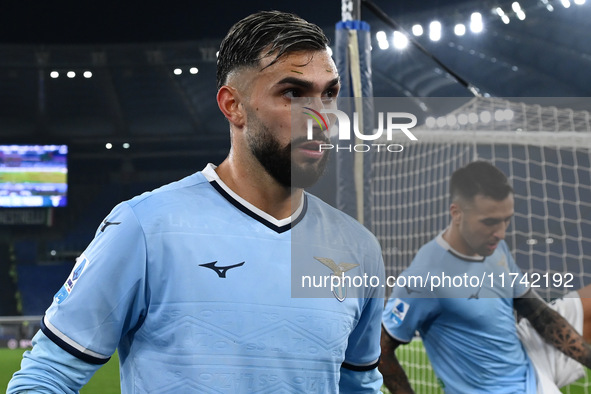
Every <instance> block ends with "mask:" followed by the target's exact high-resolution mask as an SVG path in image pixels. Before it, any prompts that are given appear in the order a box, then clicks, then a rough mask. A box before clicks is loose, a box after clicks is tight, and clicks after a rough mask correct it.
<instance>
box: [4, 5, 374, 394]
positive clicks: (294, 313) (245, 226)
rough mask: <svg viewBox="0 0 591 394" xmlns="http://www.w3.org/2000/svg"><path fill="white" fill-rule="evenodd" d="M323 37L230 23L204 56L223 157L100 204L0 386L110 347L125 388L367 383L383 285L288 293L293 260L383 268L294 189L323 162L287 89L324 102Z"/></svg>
mask: <svg viewBox="0 0 591 394" xmlns="http://www.w3.org/2000/svg"><path fill="white" fill-rule="evenodd" d="M326 45H327V39H326V37H325V36H324V34H323V33H322V31H321V30H320V29H319V28H318V27H317V26H315V25H312V24H309V23H307V22H305V21H303V20H302V19H300V18H297V17H295V16H293V15H291V14H285V13H280V12H261V13H257V14H254V15H251V16H250V17H247V18H245V19H243V20H242V21H240V22H238V23H237V24H236V25H235V26H234V27H232V29H231V30H230V32H229V33H228V35H227V37H226V38H225V39H224V41H223V42H222V45H221V48H220V52H219V58H218V88H219V90H218V95H217V100H218V104H219V107H220V109H221V111H222V112H223V114H224V115H225V116H226V118H227V119H228V121H229V123H230V129H231V141H232V147H231V152H230V154H229V155H228V158H227V159H226V160H225V161H224V162H223V163H222V164H220V166H219V167H215V166H213V165H209V166H208V167H207V168H206V169H205V170H203V171H201V172H199V173H196V174H194V175H192V176H189V177H187V178H185V179H183V180H181V181H179V182H176V183H173V184H170V185H167V186H164V187H162V188H160V189H157V190H156V191H154V192H150V193H145V194H143V195H142V196H139V197H136V198H134V199H132V200H130V201H128V202H124V203H122V204H120V205H118V206H117V207H116V208H115V209H114V210H113V211H112V212H111V214H109V215H108V216H107V218H106V219H105V221H104V223H103V224H101V226H100V227H99V229H98V230H97V233H96V237H95V239H94V240H93V241H92V243H91V244H90V245H89V247H88V248H87V249H86V250H85V251H84V253H83V254H82V255H81V256H80V257H79V258H78V260H77V263H76V266H75V268H74V270H73V271H72V273H71V275H70V277H69V278H68V279H67V280H66V283H65V284H64V287H63V288H62V289H60V290H59V291H58V292H57V294H56V296H55V298H54V302H53V304H52V305H51V306H50V308H49V309H48V310H47V313H46V315H45V316H44V318H43V324H42V332H40V333H38V334H37V335H36V336H35V338H34V346H33V349H32V351H31V352H28V353H26V354H25V356H24V359H23V362H22V367H21V370H20V371H18V372H17V373H15V375H14V377H13V379H12V380H11V382H10V383H9V389H8V392H10V393H15V392H21V391H27V390H42V389H47V390H53V391H57V392H66V393H70V392H75V391H76V390H78V389H79V388H80V387H81V386H82V385H83V384H84V383H85V382H87V381H88V379H89V378H90V377H91V375H92V373H94V371H96V369H97V368H98V367H99V366H100V365H101V364H102V363H104V362H106V361H107V360H108V358H109V356H110V355H111V354H112V353H113V352H114V351H115V349H116V348H117V349H118V350H119V357H120V366H121V385H122V392H125V393H131V392H158V393H165V392H171V393H177V392H227V393H238V392H244V393H250V392H314V393H326V392H337V391H339V390H340V391H341V392H371V393H375V392H378V391H379V388H380V386H381V382H382V378H381V375H380V374H379V372H378V370H377V362H378V358H379V354H380V349H379V338H380V320H381V311H382V308H383V299H380V297H381V296H382V292H383V289H382V288H377V287H376V288H371V287H364V288H362V289H354V290H357V291H356V292H350V293H347V290H350V289H346V288H345V287H335V288H332V289H331V288H329V287H327V286H325V287H323V288H315V289H314V291H313V292H310V293H306V291H305V290H306V289H303V293H301V292H300V293H299V295H300V297H293V293H292V291H294V289H295V288H297V287H298V286H301V282H300V281H299V280H298V278H297V277H294V275H293V273H294V272H298V273H301V274H302V275H304V274H305V275H309V276H324V277H331V275H344V274H345V273H346V274H347V275H359V276H360V277H363V276H364V275H369V276H380V275H382V273H383V264H382V262H381V252H380V248H379V245H378V243H377V241H376V240H375V238H374V237H373V236H372V235H371V234H370V233H369V232H368V231H366V230H365V229H364V228H363V227H362V226H361V225H359V224H358V223H357V222H355V221H353V220H352V219H351V218H349V217H347V216H346V215H344V214H342V213H341V212H339V211H337V210H335V209H333V208H331V207H329V206H328V205H326V204H324V203H322V202H321V201H319V200H318V199H316V198H314V197H312V196H309V195H307V194H305V193H304V192H303V188H304V187H307V186H309V185H311V184H313V183H314V182H315V181H316V180H317V179H318V178H319V177H320V175H321V173H322V171H323V168H324V165H325V163H326V159H327V157H326V152H320V151H319V149H318V147H319V145H320V144H321V143H322V142H325V141H326V139H327V136H326V135H324V134H323V133H322V131H321V130H320V129H318V130H315V135H314V139H313V140H312V141H308V140H307V138H306V127H305V122H306V119H305V118H304V115H302V116H301V119H297V118H296V117H295V116H294V117H293V119H292V116H291V108H290V103H291V100H292V99H293V98H294V97H298V96H304V97H310V98H311V99H310V100H309V101H310V103H309V105H311V106H317V105H318V106H319V105H325V106H326V105H332V103H333V98H335V97H336V95H337V93H338V90H339V78H338V74H337V72H336V67H335V65H334V62H333V61H332V59H331V57H330V55H329V54H328V52H327V46H326ZM292 122H293V124H294V127H293V132H292ZM299 126H301V127H299ZM296 266H297V270H295V271H294V269H293V267H296ZM292 281H293V282H292ZM300 290H302V289H300ZM307 296H308V297H307ZM309 296H313V297H316V298H310V297H309Z"/></svg>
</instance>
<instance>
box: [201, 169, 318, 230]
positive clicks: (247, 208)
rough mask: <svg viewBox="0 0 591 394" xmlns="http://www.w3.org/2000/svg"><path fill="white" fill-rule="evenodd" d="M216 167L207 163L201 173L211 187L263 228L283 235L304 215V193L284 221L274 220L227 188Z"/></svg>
mask: <svg viewBox="0 0 591 394" xmlns="http://www.w3.org/2000/svg"><path fill="white" fill-rule="evenodd" d="M215 169H216V166H215V165H213V164H211V163H209V164H208V165H207V166H206V167H205V168H204V169H203V171H201V173H202V174H203V176H205V178H206V179H207V180H208V181H209V183H210V184H211V186H213V187H214V188H215V189H216V190H217V191H218V192H219V193H220V194H221V195H222V196H223V197H224V198H225V199H226V200H228V201H229V202H230V203H231V204H232V205H234V206H235V207H236V208H238V209H239V210H241V211H242V212H244V213H245V214H247V215H248V216H250V217H251V218H253V219H255V220H258V221H259V222H261V223H262V224H264V225H265V226H267V227H269V228H270V229H271V230H273V231H275V232H278V233H283V232H285V231H287V230H289V229H291V227H292V226H295V225H296V224H297V223H298V222H299V221H300V220H301V219H302V218H303V217H304V214H305V213H306V208H307V206H308V198H307V196H306V193H305V192H304V194H303V198H302V201H301V202H300V206H299V207H298V209H296V210H295V212H294V213H293V214H292V215H291V216H290V217H287V218H285V219H275V218H274V217H273V216H271V215H269V214H268V213H266V212H264V211H262V210H261V209H259V208H257V207H255V206H254V205H252V204H251V203H249V202H248V201H246V200H245V199H243V198H242V197H240V196H239V195H238V194H236V193H235V192H234V191H233V190H232V189H230V188H229V187H228V185H226V184H225V183H224V182H223V181H222V180H221V179H220V177H219V176H218V174H217V172H215Z"/></svg>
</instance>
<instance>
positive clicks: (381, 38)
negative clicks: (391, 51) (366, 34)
mask: <svg viewBox="0 0 591 394" xmlns="http://www.w3.org/2000/svg"><path fill="white" fill-rule="evenodd" d="M376 39H377V40H378V46H379V47H380V49H382V50H385V49H388V48H390V44H389V43H388V38H387V36H386V32H385V31H383V30H380V31H378V32H377V33H376Z"/></svg>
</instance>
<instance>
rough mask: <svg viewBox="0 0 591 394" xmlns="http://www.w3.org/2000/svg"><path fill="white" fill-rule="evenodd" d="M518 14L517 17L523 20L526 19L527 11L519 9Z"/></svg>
mask: <svg viewBox="0 0 591 394" xmlns="http://www.w3.org/2000/svg"><path fill="white" fill-rule="evenodd" d="M515 14H516V15H517V18H518V19H519V20H520V21H522V20H524V19H525V11H523V10H519V11H518V12H516V13H515Z"/></svg>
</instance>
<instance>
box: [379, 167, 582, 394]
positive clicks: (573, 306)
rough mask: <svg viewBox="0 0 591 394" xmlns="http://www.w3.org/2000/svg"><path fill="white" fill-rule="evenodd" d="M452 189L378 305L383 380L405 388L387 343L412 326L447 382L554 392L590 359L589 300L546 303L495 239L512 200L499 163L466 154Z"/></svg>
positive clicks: (478, 389)
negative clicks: (435, 226)
mask: <svg viewBox="0 0 591 394" xmlns="http://www.w3.org/2000/svg"><path fill="white" fill-rule="evenodd" d="M450 194H451V201H452V203H451V206H450V214H451V222H450V224H449V227H448V228H447V229H445V230H444V231H442V232H441V233H440V234H439V235H438V236H437V237H436V238H435V239H433V240H431V241H430V242H428V243H427V244H426V245H424V246H423V247H422V248H421V249H420V250H419V252H418V253H417V255H416V256H415V258H414V259H413V261H412V263H411V265H410V266H409V267H408V269H407V270H406V271H405V272H404V273H403V276H404V278H405V279H409V281H406V283H405V284H406V286H405V287H395V288H393V292H392V295H391V297H390V298H389V300H388V303H387V305H386V308H385V310H384V313H383V330H382V358H381V361H380V370H381V372H382V374H383V376H384V383H385V384H386V386H387V387H388V388H389V389H390V391H391V392H392V393H411V392H412V388H411V387H410V384H409V382H408V379H407V377H406V375H405V373H404V371H403V369H402V368H401V366H400V364H399V362H398V360H397V359H396V355H395V353H394V350H395V349H396V348H397V347H398V346H399V345H401V344H405V343H408V342H410V341H411V340H412V338H413V336H414V335H415V331H418V332H419V333H420V335H421V337H422V339H423V344H424V346H425V349H426V351H427V355H428V356H429V360H430V361H431V364H432V366H433V369H434V371H435V373H436V375H437V377H438V379H439V381H440V383H441V386H442V387H443V388H444V390H445V392H448V393H454V394H456V393H459V394H462V393H465V394H474V393H544V394H548V393H560V391H559V390H558V387H560V386H563V385H566V384H569V383H571V382H573V381H575V380H576V379H578V378H580V377H581V376H582V375H583V373H584V369H583V367H582V366H581V364H580V363H582V364H583V365H585V366H587V367H590V366H591V347H590V346H589V345H588V344H587V343H585V340H584V338H582V337H581V335H579V333H581V332H583V319H584V318H585V319H587V320H589V318H590V317H591V313H589V314H588V315H587V314H585V315H586V316H583V315H584V314H583V308H584V307H585V308H589V312H591V306H589V302H588V301H589V300H588V299H584V301H582V299H581V298H580V297H579V294H578V293H576V292H573V293H572V294H568V295H567V296H566V297H564V298H562V299H560V300H557V301H556V302H554V303H552V305H550V306H549V305H548V304H546V303H545V302H544V301H543V300H542V299H541V298H540V297H539V296H537V295H536V293H535V292H534V290H533V289H532V288H530V287H529V286H528V285H527V283H526V282H525V280H522V279H524V276H523V274H522V273H521V271H520V269H519V268H518V267H517V265H516V264H515V262H514V260H513V258H512V256H511V253H510V251H509V249H508V247H507V244H506V243H505V241H504V240H503V239H504V237H505V231H506V229H507V226H508V225H509V223H510V221H511V218H512V216H513V214H514V200H513V190H512V188H511V186H510V185H509V183H508V180H507V178H506V176H505V175H504V174H503V173H502V172H501V171H499V170H498V169H497V168H495V167H494V166H493V165H491V164H490V163H488V162H484V161H476V162H473V163H470V164H468V165H467V166H465V167H463V168H461V169H459V170H457V171H455V172H454V173H453V174H452V178H451V181H450ZM445 277H447V278H448V279H447V281H446V279H442V278H445ZM464 277H477V278H484V280H483V281H481V282H480V284H475V282H471V284H469V283H467V282H466V281H464V282H462V279H461V278H464ZM411 278H413V279H411ZM427 278H431V279H427ZM453 278H455V280H454V279H453ZM458 278H460V280H458ZM422 279H427V280H426V281H425V282H423V283H421V280H422ZM514 279H515V280H514ZM399 280H400V278H399ZM580 296H583V297H585V296H587V297H588V296H589V288H585V289H583V290H582V291H581V294H580ZM583 303H584V304H585V305H583ZM514 311H516V312H517V313H518V315H519V316H520V317H522V319H521V320H520V322H519V324H516V319H515V316H514ZM563 316H564V317H563ZM587 324H589V322H587ZM585 332H586V335H587V336H588V335H589V328H588V327H587V329H586V331H585Z"/></svg>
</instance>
